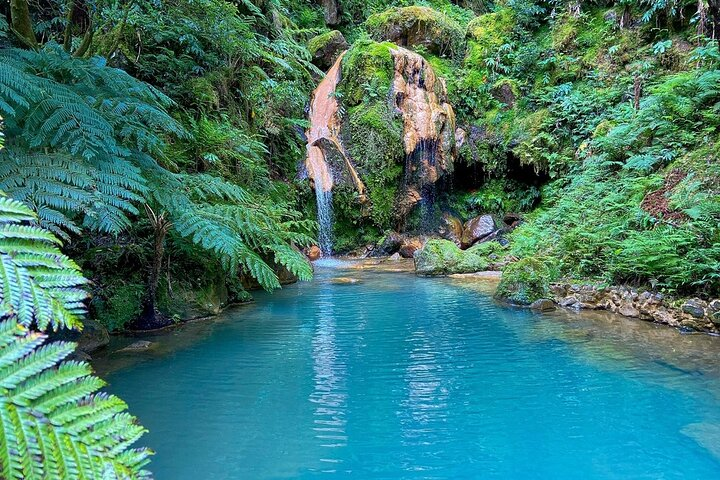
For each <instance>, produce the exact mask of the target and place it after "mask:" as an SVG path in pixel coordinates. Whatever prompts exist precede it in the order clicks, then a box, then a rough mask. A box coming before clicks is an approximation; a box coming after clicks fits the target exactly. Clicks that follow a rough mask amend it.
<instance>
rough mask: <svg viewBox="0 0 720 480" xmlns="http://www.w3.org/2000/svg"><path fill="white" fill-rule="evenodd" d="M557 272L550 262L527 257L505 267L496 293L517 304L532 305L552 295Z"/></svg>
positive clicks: (501, 297)
mask: <svg viewBox="0 0 720 480" xmlns="http://www.w3.org/2000/svg"><path fill="white" fill-rule="evenodd" d="M556 277H557V273H556V271H555V269H554V268H552V267H551V265H550V264H549V263H548V262H545V261H542V260H540V259H538V258H533V257H526V258H523V259H521V260H518V261H517V262H515V263H511V264H510V265H508V266H507V268H505V270H504V271H503V274H502V278H501V279H500V283H499V284H498V287H497V291H496V293H495V295H496V296H497V297H498V298H500V299H502V300H505V301H509V302H511V303H514V304H517V305H530V304H531V303H532V302H534V301H535V300H538V299H540V298H546V297H548V296H549V295H550V282H552V281H553V280H555V279H556Z"/></svg>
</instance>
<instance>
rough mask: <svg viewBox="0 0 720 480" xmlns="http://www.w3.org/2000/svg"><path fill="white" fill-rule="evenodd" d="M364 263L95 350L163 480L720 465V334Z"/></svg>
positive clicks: (718, 471)
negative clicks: (137, 341) (566, 307)
mask: <svg viewBox="0 0 720 480" xmlns="http://www.w3.org/2000/svg"><path fill="white" fill-rule="evenodd" d="M350 267H354V268H350ZM357 267H358V265H354V266H353V265H351V264H346V263H338V264H335V265H331V266H324V267H319V268H318V271H317V275H316V279H315V280H314V281H313V282H311V283H305V284H298V285H292V286H289V287H286V288H284V289H283V290H282V291H279V292H275V293H272V294H264V293H261V294H259V295H257V296H256V297H257V302H255V303H254V304H252V305H248V306H242V307H238V308H235V309H231V310H229V311H228V312H226V313H225V314H224V315H223V316H222V317H221V318H219V319H218V320H217V321H213V322H211V323H206V324H202V325H200V324H197V325H188V326H186V327H183V328H182V329H180V330H178V331H175V332H173V333H172V334H169V335H165V336H157V337H154V338H151V340H153V341H157V342H158V346H159V348H158V349H156V350H155V351H154V352H149V353H147V354H141V355H140V356H139V357H138V356H131V357H127V356H125V357H123V355H122V354H115V355H112V356H110V357H109V358H108V359H105V360H101V361H99V364H98V368H99V370H100V372H101V373H103V370H104V369H105V371H106V373H107V379H108V381H109V382H110V387H109V388H110V390H111V391H112V392H113V393H117V394H118V395H120V396H121V397H122V398H123V399H125V400H126V401H127V402H128V404H129V405H130V409H131V411H132V412H133V413H134V414H136V415H137V416H139V418H140V420H141V421H142V423H143V424H144V425H145V426H147V427H148V428H149V429H150V433H149V434H148V435H147V436H146V437H145V438H144V441H145V443H146V444H147V445H149V446H150V447H151V448H153V449H154V450H155V451H156V452H157V454H156V455H155V457H154V458H153V462H152V465H151V470H153V471H154V473H155V475H156V477H157V478H158V479H160V480H182V479H193V480H197V479H290V478H301V479H302V478H328V479H331V478H358V479H464V478H503V479H533V478H538V479H539V478H542V479H571V478H572V479H575V478H578V479H579V478H582V479H595V478H598V479H613V478H616V479H630V478H632V479H637V478H646V479H660V478H662V479H675V478H678V479H679V478H685V479H718V478H720V369H719V368H718V365H717V364H718V363H720V355H719V354H720V339H718V338H712V337H709V336H704V335H703V336H700V335H680V334H679V333H678V332H676V331H675V330H672V329H669V328H666V327H660V326H655V325H650V324H647V323H644V322H639V321H631V320H625V319H621V318H618V317H612V316H608V315H577V314H569V313H562V312H558V313H555V314H550V315H538V314H534V313H531V312H529V311H526V310H521V309H514V308H508V307H504V306H500V305H498V304H496V303H495V302H494V301H493V300H492V297H491V296H490V294H489V293H488V292H489V291H490V290H491V288H490V287H489V286H488V285H486V284H485V283H483V282H477V281H472V282H471V281H461V280H456V279H427V278H417V277H415V276H414V275H412V274H409V273H402V272H392V271H390V272H388V271H382V272H378V271H375V270H374V269H372V268H363V269H358V268H357ZM337 277H350V278H353V279H355V280H359V282H358V283H340V282H347V280H342V279H341V280H338V279H337ZM120 363H122V366H121V367H120V366H119V364H120Z"/></svg>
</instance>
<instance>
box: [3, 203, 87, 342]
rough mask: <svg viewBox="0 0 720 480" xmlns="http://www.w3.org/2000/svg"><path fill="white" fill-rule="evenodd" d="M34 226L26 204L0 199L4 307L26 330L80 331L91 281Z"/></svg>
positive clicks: (43, 232) (50, 236) (42, 230)
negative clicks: (60, 328) (86, 291)
mask: <svg viewBox="0 0 720 480" xmlns="http://www.w3.org/2000/svg"><path fill="white" fill-rule="evenodd" d="M35 220H36V217H35V215H34V213H33V212H32V211H31V210H30V209H29V208H28V207H26V206H25V205H24V204H23V203H21V202H19V201H17V200H12V199H9V198H7V197H1V196H0V305H1V306H2V309H3V311H8V312H10V313H11V314H12V315H13V316H14V317H16V319H17V321H18V322H20V323H21V324H22V325H24V326H26V327H29V326H32V325H36V326H37V327H38V328H39V329H41V330H45V329H46V328H48V327H52V328H53V329H58V328H59V327H70V328H72V327H79V326H80V325H81V324H80V321H79V318H80V316H82V315H83V314H84V313H85V307H84V305H83V301H84V300H85V298H86V297H87V294H86V293H85V291H84V290H83V289H82V287H83V285H85V284H86V280H85V278H83V276H82V275H81V274H80V273H79V272H78V267H77V265H76V264H75V263H74V262H73V261H72V260H70V259H69V258H68V257H66V256H65V255H63V254H62V253H61V252H60V250H59V249H58V247H59V244H60V242H59V241H58V240H57V239H56V238H55V237H54V236H53V235H52V234H51V233H50V232H48V231H46V230H44V229H42V228H40V227H37V226H36V225H34V222H35Z"/></svg>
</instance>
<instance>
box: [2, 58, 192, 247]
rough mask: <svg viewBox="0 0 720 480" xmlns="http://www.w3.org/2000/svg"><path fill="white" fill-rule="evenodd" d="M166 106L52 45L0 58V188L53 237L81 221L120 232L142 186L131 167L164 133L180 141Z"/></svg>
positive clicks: (155, 95) (142, 88)
mask: <svg viewBox="0 0 720 480" xmlns="http://www.w3.org/2000/svg"><path fill="white" fill-rule="evenodd" d="M171 103H172V102H171V101H170V100H169V99H168V98H167V97H166V96H164V95H163V94H162V93H160V92H159V91H158V90H157V89H155V88H153V87H151V86H150V85H147V84H145V83H143V82H140V81H138V80H136V79H134V78H132V77H131V76H130V75H128V74H127V73H125V72H123V71H122V70H118V69H114V68H109V67H107V66H106V65H105V63H104V60H102V59H100V58H94V59H91V60H82V59H76V58H73V57H72V56H70V55H69V54H67V53H66V52H65V51H64V50H63V49H62V48H61V47H60V46H59V45H56V44H49V45H47V46H45V48H44V49H43V50H42V51H40V52H34V51H28V50H18V49H7V50H4V51H2V52H0V113H3V114H5V116H6V134H7V136H8V138H9V140H8V142H7V146H6V148H5V149H4V151H2V152H0V189H2V190H4V191H5V192H7V193H8V194H9V195H11V196H12V197H13V198H16V199H18V200H21V201H23V202H26V203H27V204H29V205H32V206H33V208H34V209H35V210H36V211H37V212H38V214H39V216H40V219H41V221H42V222H43V224H44V225H46V226H48V227H50V228H52V229H53V231H55V232H56V233H58V234H62V233H63V232H65V231H70V232H77V231H79V228H80V225H81V224H84V225H85V226H89V227H92V228H95V229H98V230H101V231H109V232H117V231H119V230H121V229H122V228H124V227H126V226H127V225H128V224H129V220H128V218H127V215H133V214H137V213H138V211H137V209H136V207H135V206H134V203H135V202H137V201H139V200H140V199H141V195H142V194H143V193H144V192H145V189H146V185H145V180H144V179H143V177H142V176H141V174H140V166H141V164H142V163H143V162H149V163H153V162H154V160H152V158H151V156H157V155H160V154H161V152H162V149H163V148H164V146H165V138H164V135H176V136H184V135H186V134H185V131H184V130H183V129H182V127H181V126H180V125H179V124H178V123H177V122H176V121H175V120H173V119H172V117H170V116H169V115H168V114H167V112H166V111H165V107H167V106H169V105H170V104H171ZM77 216H80V219H81V221H80V222H78V221H77V218H75V217H77Z"/></svg>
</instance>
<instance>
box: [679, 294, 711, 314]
mask: <svg viewBox="0 0 720 480" xmlns="http://www.w3.org/2000/svg"><path fill="white" fill-rule="evenodd" d="M706 307H707V303H706V302H703V301H702V300H700V299H698V298H692V299H690V300H688V301H686V302H685V303H684V304H683V306H682V311H683V312H685V313H687V314H689V315H691V316H693V317H695V318H703V317H705V308H706Z"/></svg>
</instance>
